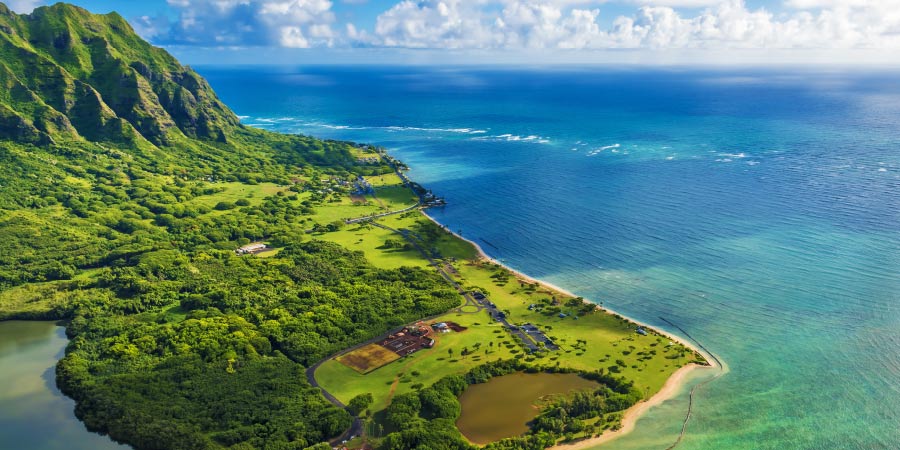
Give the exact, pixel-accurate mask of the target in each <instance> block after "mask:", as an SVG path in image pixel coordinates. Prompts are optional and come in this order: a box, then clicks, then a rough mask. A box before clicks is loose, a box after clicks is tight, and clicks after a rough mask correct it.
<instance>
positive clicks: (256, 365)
mask: <svg viewBox="0 0 900 450" xmlns="http://www.w3.org/2000/svg"><path fill="white" fill-rule="evenodd" d="M356 147H357V146H356V145H355V144H352V143H346V142H334V141H322V140H318V139H314V138H310V137H306V136H288V135H279V134H274V133H269V132H265V131H261V130H256V129H251V128H246V127H244V126H242V125H241V124H240V123H239V120H238V119H237V117H236V116H235V115H234V114H233V113H232V112H231V111H230V110H229V109H228V108H227V107H226V106H225V105H223V104H222V103H221V102H220V101H219V100H218V98H217V97H216V95H215V93H214V92H213V91H212V89H211V88H210V87H209V85H208V84H207V83H206V81H205V80H203V78H202V77H200V76H199V75H198V74H197V73H196V72H194V71H193V70H191V69H190V68H188V67H183V66H181V65H180V64H179V63H178V62H177V61H176V60H175V59H174V58H172V57H171V56H170V55H169V54H167V53H166V52H165V51H164V50H162V49H159V48H155V47H153V46H151V45H149V44H147V43H146V42H144V41H143V40H141V39H140V38H139V37H138V36H137V35H135V34H134V32H133V31H132V30H131V28H130V26H129V25H128V23H127V22H126V21H125V20H123V19H122V18H121V17H120V16H118V15H116V14H109V15H104V16H100V15H92V14H90V13H88V12H87V11H85V10H83V9H80V8H77V7H74V6H70V5H65V4H57V5H54V6H51V7H41V8H38V9H36V10H35V11H34V13H32V14H30V15H17V14H15V13H13V12H11V11H10V10H9V9H8V8H7V7H6V6H5V5H2V4H0V299H2V300H0V319H9V318H52V319H67V320H69V325H68V327H67V333H68V334H69V336H70V338H71V343H70V345H69V347H68V348H67V352H66V356H65V358H64V359H63V360H62V361H61V362H60V364H59V366H58V369H57V374H58V381H59V383H60V386H61V388H62V389H63V391H64V392H65V393H66V394H68V395H70V396H72V397H73V398H75V399H76V400H77V411H76V412H77V414H78V416H79V417H80V418H81V419H83V420H84V421H85V423H86V424H87V426H88V427H89V428H91V429H93V430H99V431H103V432H106V433H109V434H110V435H111V436H112V437H113V438H115V439H117V440H120V441H123V442H127V443H129V444H131V445H133V446H135V447H137V448H142V449H155V448H160V449H163V448H165V449H178V448H184V449H202V448H226V447H230V448H266V449H281V448H296V449H300V448H305V447H308V446H313V445H315V444H317V443H320V442H322V441H324V440H327V439H329V438H332V437H334V436H336V435H338V434H340V433H341V432H343V431H344V430H345V429H347V427H348V426H349V424H350V420H351V418H350V415H349V414H348V413H347V412H346V411H344V410H343V409H339V408H337V407H335V406H333V405H331V404H330V403H328V402H327V401H326V400H325V398H323V397H322V396H321V394H320V393H319V391H318V389H314V388H312V387H311V386H310V385H309V384H308V383H307V382H306V378H305V376H304V374H303V369H304V366H305V365H308V364H310V363H312V362H314V361H316V360H318V359H320V358H322V357H324V356H326V355H328V354H329V353H331V352H334V351H337V350H339V349H341V348H343V347H346V346H349V345H352V344H354V343H357V342H359V341H362V340H365V339H367V338H371V337H373V336H375V335H377V334H379V333H382V332H384V331H385V330H387V329H389V328H390V327H393V326H396V325H399V324H402V323H405V322H408V321H411V320H414V319H417V318H420V317H423V316H427V315H431V314H436V313H439V312H443V311H446V310H447V309H449V308H451V307H453V306H456V305H457V304H458V302H459V299H458V295H457V294H455V293H454V292H453V291H451V290H449V288H448V287H447V286H446V284H444V283H443V282H442V280H440V278H439V277H438V276H437V275H436V274H434V273H432V272H430V271H425V270H423V269H413V268H401V269H395V270H384V269H379V268H376V267H373V266H372V265H371V264H369V263H368V262H367V261H366V260H365V259H364V258H363V256H362V255H361V254H359V253H354V252H350V251H348V250H345V249H344V248H342V247H340V246H338V245H336V244H330V243H325V242H318V241H310V238H309V237H308V236H307V234H306V233H305V230H306V229H308V228H311V227H313V226H314V225H316V224H314V223H313V222H312V219H311V217H312V215H313V213H314V211H315V208H316V207H317V206H318V205H321V204H323V202H325V201H327V199H326V197H327V194H322V193H323V192H329V191H331V190H332V189H335V190H337V189H340V188H341V186H342V183H343V180H350V179H353V178H355V177H356V176H358V175H371V174H380V173H387V172H390V171H391V168H390V167H389V166H387V165H386V164H384V163H380V162H376V163H372V162H369V163H366V164H360V163H359V162H358V161H357V159H356V158H355V157H354V156H353V152H354V149H355V148H356ZM263 185H264V186H263ZM263 187H265V189H263ZM235 189H243V190H246V191H249V192H251V193H250V194H249V195H242V196H240V198H234V197H233V196H231V191H233V190H235ZM254 189H255V190H254ZM263 239H265V240H266V241H267V242H270V243H274V244H276V245H278V246H279V247H283V250H282V251H281V252H280V253H279V254H278V255H277V257H273V258H265V259H264V258H257V257H254V256H238V255H236V254H235V252H234V250H235V249H236V248H237V247H239V246H241V245H244V244H246V243H249V242H251V241H257V240H263Z"/></svg>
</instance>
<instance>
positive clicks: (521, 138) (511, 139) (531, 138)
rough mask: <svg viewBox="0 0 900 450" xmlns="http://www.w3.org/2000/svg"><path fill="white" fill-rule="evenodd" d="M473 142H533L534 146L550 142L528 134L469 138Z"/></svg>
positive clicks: (544, 138)
mask: <svg viewBox="0 0 900 450" xmlns="http://www.w3.org/2000/svg"><path fill="white" fill-rule="evenodd" d="M471 140H473V141H506V142H533V143H536V144H547V143H549V142H550V139H549V138H546V137H542V136H537V135H534V134H530V135H528V136H520V135H518V134H510V133H505V134H499V135H494V136H477V137H473V138H471Z"/></svg>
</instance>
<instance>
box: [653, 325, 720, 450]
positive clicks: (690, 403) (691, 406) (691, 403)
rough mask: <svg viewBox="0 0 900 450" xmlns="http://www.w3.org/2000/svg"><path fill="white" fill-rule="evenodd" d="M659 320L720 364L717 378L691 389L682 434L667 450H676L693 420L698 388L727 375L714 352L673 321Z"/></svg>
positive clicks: (682, 424)
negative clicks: (680, 333)
mask: <svg viewBox="0 0 900 450" xmlns="http://www.w3.org/2000/svg"><path fill="white" fill-rule="evenodd" d="M659 318H660V319H661V320H662V321H663V322H665V323H667V324H669V325H671V326H673V327H675V328H677V329H678V330H679V331H681V332H682V333H683V334H684V335H685V336H686V337H687V338H688V339H690V340H692V341H694V343H695V344H697V346H698V347H700V348H701V349H703V351H704V352H706V354H707V355H709V356H710V357H711V358H712V359H714V360H715V361H716V364H718V366H719V373H718V374H716V376H714V377H712V378H710V379H708V380H706V381H703V382H701V383H698V384H697V385H695V386H694V387H692V388H691V393H690V394H688V410H687V414H685V416H684V421H683V422H681V432H680V433H678V439H675V442H673V443H672V445H670V446H668V447H666V450H672V449H674V448H675V447H678V444H680V443H681V440H682V439H684V434H685V433H686V432H687V424H688V421H689V420H691V413H692V412H693V409H694V392H696V391H697V389H698V388H700V387H702V386H704V385H706V384H707V383H709V382H710V381H713V380H715V379H716V378H719V377H721V376H722V375H723V374H725V366H723V365H722V361H719V358H717V357H716V355H715V354H714V353H713V352H711V351H709V349H707V348H706V347H704V346H703V344H701V343H700V341H698V340H696V339H694V337H693V336H691V335H690V333H688V332H687V331H685V330H684V328H681V327H680V326H678V325H676V324H675V323H674V322H672V321H671V320H669V319H666V318H665V317H662V316H659Z"/></svg>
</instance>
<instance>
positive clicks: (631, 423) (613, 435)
mask: <svg viewBox="0 0 900 450" xmlns="http://www.w3.org/2000/svg"><path fill="white" fill-rule="evenodd" d="M422 214H423V215H424V216H425V217H427V218H428V220H431V221H432V222H434V223H435V224H436V225H437V226H439V227H441V228H442V229H444V230H445V231H447V232H449V233H450V234H452V235H454V236H456V237H458V238H460V239H462V240H464V241H466V242H468V243H470V244H472V246H474V247H475V249H476V250H477V251H478V254H479V256H480V257H481V258H483V259H485V260H487V261H490V262H492V263H494V264H497V265H500V266H502V267H504V268H506V269H507V270H509V271H510V272H512V273H513V274H514V275H515V276H516V277H518V278H520V279H522V280H524V281H527V282H529V283H538V284H540V285H541V286H543V287H544V288H546V289H548V290H551V291H555V292H559V293H561V294H564V295H567V296H570V297H581V296H579V295H576V294H574V293H572V292H570V291H568V290H566V289H563V288H561V287H559V286H556V285H554V284H552V283H548V282H546V281H543V280H538V279H536V278H533V277H530V276H528V275H526V274H524V273H522V272H519V271H518V270H515V269H512V268H510V267H508V266H506V265H505V264H503V263H501V262H500V261H497V260H496V259H494V258H491V257H490V256H488V254H487V253H485V252H484V249H482V248H481V246H480V245H478V244H477V243H476V242H473V241H472V240H470V239H466V238H465V237H463V236H460V235H459V234H457V233H455V232H453V231H452V230H450V229H449V227H445V226H444V225H443V224H441V223H440V222H438V221H437V220H435V219H434V218H433V217H431V216H429V215H428V214H425V211H422ZM582 298H583V297H582ZM584 301H585V302H586V303H590V304H595V303H593V302H591V301H589V300H587V299H585V300H584ZM598 308H599V306H598ZM599 309H601V310H602V311H604V312H606V313H608V314H617V315H619V316H621V317H623V318H625V319H626V320H628V321H630V322H632V323H634V324H636V325H640V326H643V327H646V328H649V329H652V330H654V331H656V332H657V333H659V334H661V335H663V336H665V337H667V338H668V339H670V340H672V341H675V342H678V343H680V344H682V345H684V346H685V347H687V348H690V349H691V350H694V351H696V352H697V353H699V354H701V355H702V356H703V358H704V359H706V361H707V363H708V365H700V364H694V363H692V364H687V365H685V366H683V367H681V368H679V369H678V370H676V371H675V373H673V374H672V375H671V376H670V377H669V378H668V379H667V380H666V383H665V384H664V385H663V387H662V388H661V389H660V390H659V391H658V392H656V394H654V395H653V396H652V397H650V398H649V399H648V400H645V401H642V402H640V403H637V404H636V405H634V406H632V407H631V408H628V409H627V410H625V413H624V415H623V416H622V427H621V428H620V429H618V430H616V431H607V432H605V433H603V434H602V435H600V436H599V437H594V438H589V439H582V440H580V441H577V442H574V443H571V444H561V445H557V446H555V447H551V448H552V449H554V450H581V449H586V448H592V447H595V446H598V445H601V444H603V443H605V442H609V441H612V440H614V439H618V438H620V437H622V436H624V435H626V434H628V433H630V432H631V431H632V430H634V427H635V424H636V423H637V420H638V419H639V418H640V417H641V416H642V415H643V414H644V413H645V412H647V410H649V409H650V408H652V407H653V406H656V405H658V404H660V403H662V402H664V401H666V400H668V399H670V398H672V397H674V396H675V394H677V393H678V391H679V389H680V388H681V386H682V384H683V383H684V382H685V379H686V378H687V375H688V374H689V373H691V372H692V371H694V370H712V369H716V368H719V369H721V371H722V373H725V372H726V371H727V368H726V367H721V368H720V367H719V366H718V365H717V364H716V358H714V357H712V355H709V354H707V352H705V351H703V350H702V349H700V348H699V347H698V346H697V345H696V344H694V343H692V342H689V341H688V340H687V339H681V338H678V337H675V336H672V335H669V334H666V333H663V332H662V331H660V330H658V329H657V328H656V327H653V326H651V325H647V324H646V323H643V322H641V321H639V320H635V319H633V318H631V317H628V316H626V315H623V314H619V313H617V312H615V311H613V310H611V309H609V308H605V307H604V308H599Z"/></svg>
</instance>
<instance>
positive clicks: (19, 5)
mask: <svg viewBox="0 0 900 450" xmlns="http://www.w3.org/2000/svg"><path fill="white" fill-rule="evenodd" d="M43 4H44V1H43V0H10V1H9V2H7V3H6V6H9V9H11V10H13V11H15V12H17V13H19V14H27V13H30V12H31V11H34V8H37V7H38V6H40V5H43Z"/></svg>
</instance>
